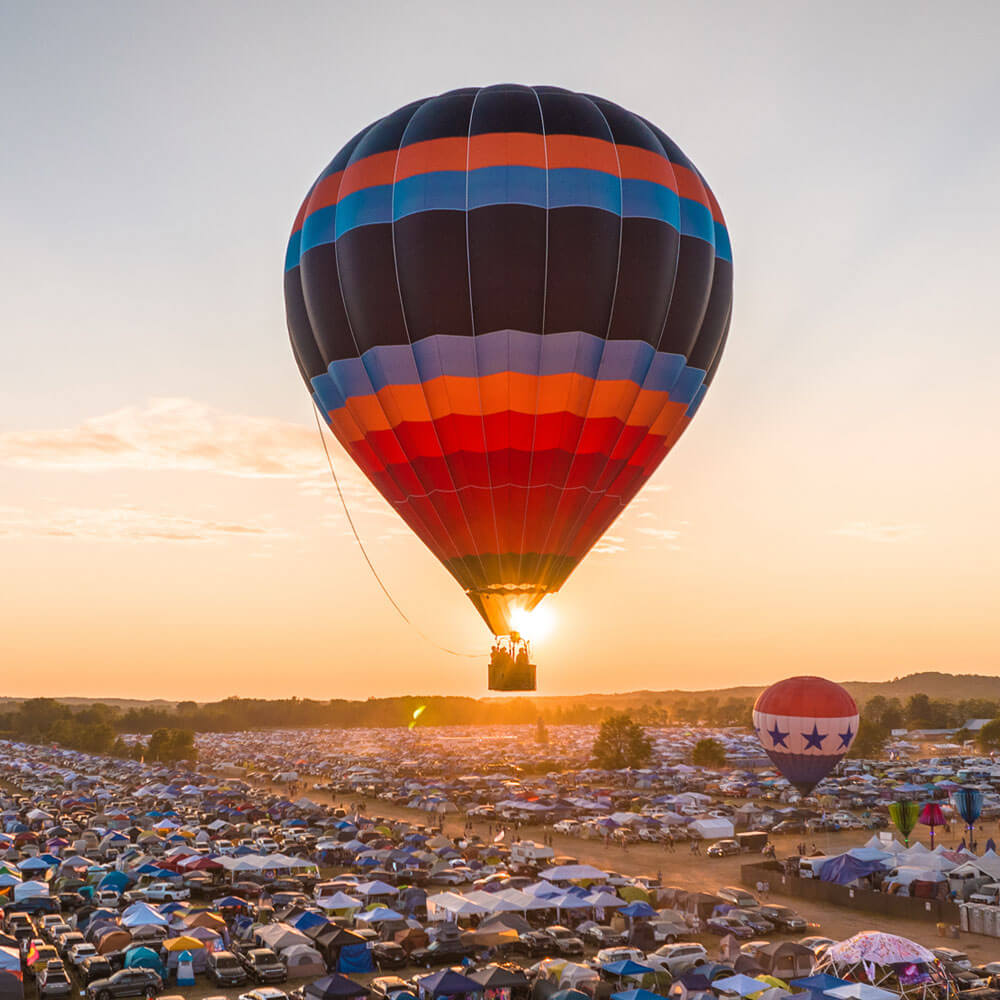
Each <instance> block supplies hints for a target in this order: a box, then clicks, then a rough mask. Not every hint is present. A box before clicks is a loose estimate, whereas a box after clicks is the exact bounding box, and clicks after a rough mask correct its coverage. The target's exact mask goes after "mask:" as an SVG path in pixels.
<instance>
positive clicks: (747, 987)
mask: <svg viewBox="0 0 1000 1000" xmlns="http://www.w3.org/2000/svg"><path fill="white" fill-rule="evenodd" d="M712 989H713V990H716V991H718V992H721V993H735V994H736V996H738V997H748V996H752V995H753V994H754V993H760V992H761V991H762V990H764V989H767V984H766V983H762V982H761V981H760V980H759V979H752V978H751V977H750V976H744V975H743V974H742V973H737V974H736V975H735V976H727V977H726V978H724V979H716V980H715V982H713V983H712Z"/></svg>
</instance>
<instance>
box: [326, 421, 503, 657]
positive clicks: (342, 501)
mask: <svg viewBox="0 0 1000 1000" xmlns="http://www.w3.org/2000/svg"><path fill="white" fill-rule="evenodd" d="M312 409H313V415H314V416H315V417H316V430H317V431H319V439H320V442H321V443H322V445H323V453H324V454H325V455H326V464H327V465H328V466H329V468H330V475H331V476H332V477H333V484H334V486H336V487H337V496H338V497H340V506H341V507H343V508H344V516H345V517H346V518H347V523H348V524H349V525H350V526H351V533H352V534H353V535H354V540H355V541H356V542H357V543H358V548H359V549H361V555H362V556H364V559H365V562H366V563H367V564H368V568H369V569H370V570H371V571H372V576H373V577H375V582H376V583H377V584H378V585H379V587H381V588H382V593H383V594H385V596H386V598H387V599H388V601H389V603H390V604H391V605H392V606H393V607H394V608H395V609H396V611H397V612H398V613H399V617H400V618H402V619H403V621H404V622H406V624H407V625H409V626H410V628H412V629H413V631H414V632H416V633H417V635H419V636H420V638H421V639H423V640H424V641H425V642H429V643H430V644H431V645H432V646H435V647H436V648H437V649H440V650H441V652H442V653H448V654H450V655H451V656H462V657H465V658H466V659H469V660H480V659H482V658H483V657H484V656H486V653H459V652H456V651H455V650H454V649H449V648H448V647H447V646H442V645H441V644H440V643H437V642H435V641H434V640H433V639H432V638H431V637H430V636H429V635H425V634H424V633H423V632H421V631H420V629H419V628H417V626H416V625H415V624H414V623H413V622H412V621H411V620H410V619H409V617H408V616H407V614H406V612H405V611H404V610H403V609H402V608H401V607H400V606H399V605H398V604H397V603H396V599H395V598H394V597H393V596H392V594H390V593H389V588H388V587H386V585H385V584H384V583H383V582H382V577H380V576H379V575H378V570H377V569H375V566H374V564H373V563H372V561H371V559H370V558H369V556H368V550H367V549H366V548H365V543H364V542H363V541H361V536H360V535H359V534H358V529H357V528H356V527H355V525H354V518H353V517H351V512H350V510H349V509H348V506H347V499H346V498H345V497H344V491H343V490H342V489H341V488H340V479H339V478H338V477H337V470H336V469H334V467H333V458H332V457H331V456H330V449H329V448H328V447H327V445H326V435H325V434H324V433H323V425H322V424H321V423H320V422H319V410H317V409H316V407H315V406H314V407H313V408H312Z"/></svg>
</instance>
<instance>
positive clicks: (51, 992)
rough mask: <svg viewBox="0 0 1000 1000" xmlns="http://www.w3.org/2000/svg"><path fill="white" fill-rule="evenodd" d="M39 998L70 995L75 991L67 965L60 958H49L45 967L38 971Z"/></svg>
mask: <svg viewBox="0 0 1000 1000" xmlns="http://www.w3.org/2000/svg"><path fill="white" fill-rule="evenodd" d="M35 986H36V990H37V992H38V996H39V1000H49V998H50V997H68V996H69V995H70V994H71V993H72V992H73V984H72V983H71V982H70V981H69V973H67V971H66V966H65V965H63V963H62V962H60V961H59V959H58V958H52V959H49V961H48V962H46V963H45V968H44V969H42V971H41V972H39V973H38V979H37V981H36V983H35Z"/></svg>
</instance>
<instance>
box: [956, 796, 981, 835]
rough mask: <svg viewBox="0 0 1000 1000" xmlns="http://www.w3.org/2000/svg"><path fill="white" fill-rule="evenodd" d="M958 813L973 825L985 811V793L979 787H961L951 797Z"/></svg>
mask: <svg viewBox="0 0 1000 1000" xmlns="http://www.w3.org/2000/svg"><path fill="white" fill-rule="evenodd" d="M951 800H952V802H954V803H955V808H956V809H957V810H958V815H959V816H961V817H962V819H964V820H965V822H966V823H967V824H968V825H969V826H972V824H973V823H975V822H976V820H977V819H979V814H980V813H981V812H982V811H983V793H982V792H981V791H980V790H979V789H978V788H960V789H959V790H958V791H957V792H955V793H954V794H953V795H952V797H951Z"/></svg>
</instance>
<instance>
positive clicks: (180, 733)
mask: <svg viewBox="0 0 1000 1000" xmlns="http://www.w3.org/2000/svg"><path fill="white" fill-rule="evenodd" d="M146 756H147V757H148V758H149V759H150V760H158V761H162V762H163V763H165V764H174V763H176V762H177V761H179V760H195V759H196V758H197V756H198V754H197V751H196V750H195V747H194V733H192V732H191V730H190V729H166V728H164V729H157V730H155V731H154V732H153V735H152V736H150V738H149V746H148V747H146Z"/></svg>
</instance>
